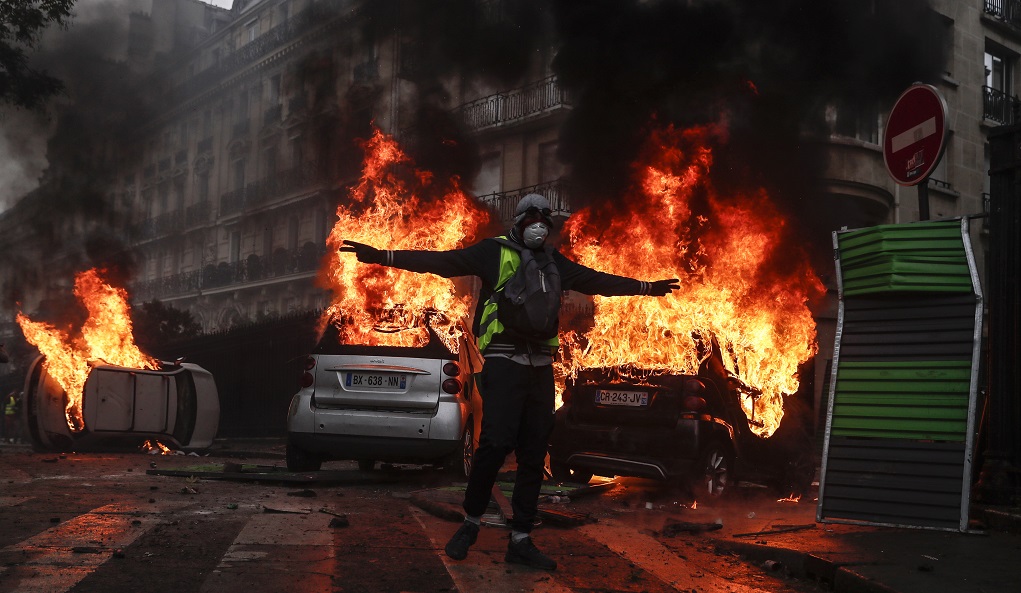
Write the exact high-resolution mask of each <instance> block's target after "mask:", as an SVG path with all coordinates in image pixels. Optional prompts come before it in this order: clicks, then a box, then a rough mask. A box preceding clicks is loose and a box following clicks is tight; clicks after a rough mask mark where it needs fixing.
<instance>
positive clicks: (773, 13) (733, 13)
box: [554, 0, 947, 232]
mask: <svg viewBox="0 0 1021 593" xmlns="http://www.w3.org/2000/svg"><path fill="white" fill-rule="evenodd" d="M554 5H555V14H556V22H557V27H558V32H559V36H560V41H561V45H560V48H559V51H558V53H557V56H556V59H555V61H554V70H555V72H556V73H557V74H558V76H559V80H560V82H561V84H563V85H564V86H565V87H566V88H567V89H568V90H570V91H572V92H573V93H574V102H575V107H574V110H573V112H572V113H571V115H570V117H569V119H568V121H567V122H566V124H565V125H564V127H563V129H562V133H561V138H560V157H561V159H562V160H563V161H564V162H565V163H566V164H568V165H569V166H570V170H571V172H572V174H571V181H572V185H573V187H574V188H576V190H577V191H575V192H573V193H572V198H574V199H576V200H577V201H578V202H579V205H584V204H585V203H592V204H596V205H598V204H600V203H604V202H608V201H614V200H618V199H620V196H622V195H623V190H624V188H625V187H626V185H627V183H628V175H629V166H630V164H631V163H632V162H634V160H635V156H636V155H637V153H638V150H639V148H640V145H641V143H642V141H643V139H644V138H645V136H646V131H647V127H648V126H650V125H657V126H659V125H665V124H668V123H672V124H675V125H678V126H682V127H687V126H691V125H694V124H699V123H707V122H712V121H715V120H717V118H719V116H720V114H721V113H724V112H726V113H728V114H729V125H730V140H729V143H728V144H726V145H725V146H722V147H717V148H716V150H715V152H714V155H715V157H714V158H715V166H714V172H715V173H714V176H715V179H714V184H715V185H716V187H717V188H719V189H721V190H723V192H726V191H727V190H728V189H730V188H748V187H749V186H750V185H752V184H754V185H755V186H762V187H765V188H766V189H767V190H768V191H769V192H770V194H771V195H772V196H773V197H774V199H776V200H777V201H778V202H779V203H780V204H781V206H782V207H784V208H785V209H787V210H789V211H790V212H792V213H798V214H800V220H799V222H801V223H802V224H803V225H804V226H805V227H806V228H812V229H815V230H819V226H820V225H819V223H818V221H819V220H822V219H825V218H826V214H827V213H826V212H825V207H824V206H825V205H821V204H819V203H818V202H816V201H815V200H813V196H815V195H818V192H816V191H815V189H816V187H817V186H816V185H815V182H816V181H817V179H818V176H819V175H821V173H822V172H823V171H824V168H825V165H826V163H825V162H824V161H823V160H822V156H821V154H822V152H821V151H819V150H818V149H817V147H814V146H812V145H810V144H808V143H806V142H805V135H804V133H805V132H809V133H811V132H818V131H820V130H822V129H823V124H824V119H823V107H824V106H825V105H826V104H828V103H840V104H843V105H845V106H850V107H851V108H859V107H860V108H869V107H872V106H874V105H876V103H877V102H878V103H879V104H884V105H885V106H887V107H888V106H889V104H890V102H892V100H893V99H895V98H896V96H897V95H898V94H899V93H900V92H901V91H903V90H904V89H905V88H906V87H907V86H909V85H910V84H911V83H913V82H916V81H923V82H933V81H936V80H938V79H939V76H940V75H941V73H942V72H943V70H944V63H945V60H946V50H945V48H946V47H947V43H946V28H945V27H944V26H943V24H942V23H941V22H940V17H939V16H938V15H936V14H935V13H934V12H932V11H931V10H929V7H928V5H927V3H926V2H925V1H923V0H898V1H897V2H861V1H860V0H831V1H829V2H818V1H815V0H774V1H770V2H763V1H761V0H730V1H722V2H700V1H693V2H681V1H667V0H646V1H643V0H556V1H555V2H554ZM873 108H874V107H873ZM823 224H824V225H825V224H829V223H828V222H827V223H823ZM821 230H823V231H827V232H828V231H829V230H830V229H829V228H828V227H827V228H825V229H821Z"/></svg>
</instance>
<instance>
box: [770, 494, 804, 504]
mask: <svg viewBox="0 0 1021 593" xmlns="http://www.w3.org/2000/svg"><path fill="white" fill-rule="evenodd" d="M776 501H777V502H800V501H801V495H800V494H799V495H798V496H794V493H793V492H791V494H790V496H788V497H786V498H778V499H776Z"/></svg>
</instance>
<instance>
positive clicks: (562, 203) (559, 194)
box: [479, 179, 571, 224]
mask: <svg viewBox="0 0 1021 593" xmlns="http://www.w3.org/2000/svg"><path fill="white" fill-rule="evenodd" d="M569 193H570V192H569V189H568V187H567V184H566V183H564V182H563V181H561V180H559V179H558V180H556V181H550V182H547V183H539V184H537V185H530V186H528V187H522V188H520V189H515V190H511V191H506V192H498V193H492V194H486V195H484V196H479V201H480V202H482V203H483V204H484V205H485V206H486V207H487V208H489V209H490V210H492V211H493V212H494V213H495V214H496V215H497V217H499V219H500V222H501V223H504V224H509V223H510V221H511V220H513V219H514V208H515V207H517V205H518V202H519V201H520V200H521V198H522V197H524V196H525V195H527V194H541V195H543V196H546V199H547V200H549V201H550V207H551V209H552V210H553V214H554V216H564V217H567V216H570V214H571V204H570V201H569V200H568V194H569Z"/></svg>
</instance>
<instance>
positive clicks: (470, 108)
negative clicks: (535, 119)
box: [457, 76, 571, 131]
mask: <svg viewBox="0 0 1021 593" xmlns="http://www.w3.org/2000/svg"><path fill="white" fill-rule="evenodd" d="M570 103H571V102H570V99H569V97H568V94H567V92H566V91H564V90H563V89H562V88H561V87H560V85H559V84H558V83H557V77H556V76H549V77H547V78H544V79H542V80H540V81H539V82H537V83H534V84H530V85H528V86H524V87H521V88H518V89H514V90H512V91H507V92H505V93H497V94H495V95H489V96H488V97H483V98H481V99H479V100H477V101H472V102H470V103H466V104H464V105H462V106H460V107H458V110H457V111H458V114H459V116H460V118H461V122H462V123H463V124H464V125H465V127H466V128H468V129H469V130H473V131H479V130H482V129H485V128H490V127H494V126H497V125H500V124H505V123H509V122H512V121H516V120H521V119H524V118H526V117H530V116H534V115H537V114H540V113H544V112H547V111H549V110H551V109H555V108H557V107H564V106H569V105H570Z"/></svg>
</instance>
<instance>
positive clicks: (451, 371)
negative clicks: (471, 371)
mask: <svg viewBox="0 0 1021 593" xmlns="http://www.w3.org/2000/svg"><path fill="white" fill-rule="evenodd" d="M443 374H444V375H446V376H448V377H456V376H458V375H460V374H461V367H459V366H457V363H456V362H448V363H447V364H445V365H443Z"/></svg>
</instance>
